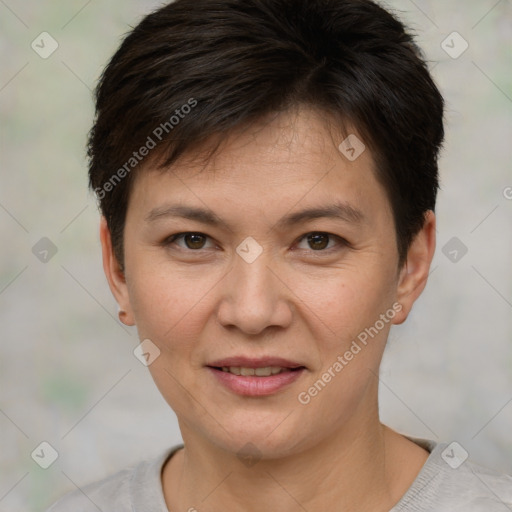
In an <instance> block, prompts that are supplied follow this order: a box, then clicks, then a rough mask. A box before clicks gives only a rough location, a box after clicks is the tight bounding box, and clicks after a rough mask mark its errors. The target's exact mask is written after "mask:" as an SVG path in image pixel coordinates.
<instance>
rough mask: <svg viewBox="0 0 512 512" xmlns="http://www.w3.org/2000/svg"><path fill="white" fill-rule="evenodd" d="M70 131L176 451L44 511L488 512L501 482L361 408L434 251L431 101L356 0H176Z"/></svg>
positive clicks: (114, 284)
mask: <svg viewBox="0 0 512 512" xmlns="http://www.w3.org/2000/svg"><path fill="white" fill-rule="evenodd" d="M96 109H97V117H96V120H95V124H94V127H93V129H92V131H91V134H90V139H89V156H90V168H89V177H90V185H91V188H92V189H93V190H94V191H95V192H96V195H97V197H98V199H99V202H100V208H101V213H102V219H101V227H100V233H101V243H102V249H103V262H104V269H105V274H106V277H107V279H108V282H109V285H110V288H111V290H112V293H113V294H114V296H115V298H116V300H117V301H118V303H119V306H120V319H121V320H122V321H123V322H124V323H125V324H126V325H136V326H137V330H138V333H139V337H140V340H141V344H140V347H139V350H138V353H139V356H140V358H141V360H143V361H144V362H145V364H147V365H148V367H149V369H150V371H151V374H152V376H153V378H154V380H155V383H156V385H157V386H158V388H159V390H160V391H161V393H162V395H163V397H164V398H165V399H166V401H167V402H168V403H169V405H170V407H172V409H173V410H174V411H175V413H176V415H177V418H178V422H179V426H180V430H181V434H182V437H183V441H184V444H183V445H179V446H175V447H173V448H172V449H170V450H168V451H167V452H166V453H164V454H162V456H161V457H159V458H158V459H157V460H153V461H147V462H142V463H140V464H139V465H138V466H136V467H135V468H129V469H126V470H124V471H122V472H120V473H117V474H116V475H113V476H112V477H110V478H108V479H105V480H102V481H100V482H96V483H93V484H90V485H89V486H87V487H85V488H83V489H82V490H80V491H76V492H75V493H73V494H70V495H68V496H66V497H64V498H63V499H62V500H61V501H59V502H58V503H57V504H55V505H54V506H53V507H52V508H51V509H50V510H51V511H53V512H55V511H61V510H62V511H64V510H65V511H69V510H81V511H82V510H84V511H85V510H87V511H88V510H98V509H99V510H104V511H105V512H106V511H107V510H108V511H110V510H115V511H116V512H117V511H120V512H121V511H125V510H126V511H132V510H137V511H145V512H150V511H154V512H156V511H158V512H164V511H167V510H169V511H178V510H188V511H194V510H197V511H199V512H201V511H220V510H223V511H231V510H247V511H252V510H254V511H261V510H286V511H296V510H297V511H299V510H302V511H303V510H307V511H308V512H314V511H319V510H322V511H325V510H329V511H330V510H332V511H334V510H336V511H338V510H357V511H372V512H385V511H386V512H388V511H393V512H397V511H401V512H402V511H403V512H405V511H417V510H429V511H432V510H435V511H441V510H443V511H444V510H450V511H452V510H464V511H486V512H489V511H496V512H497V511H501V510H506V508H507V507H510V505H512V478H511V477H509V476H505V475H499V474H497V473H495V472H492V471H490V470H487V469H484V468H482V467H480V466H478V465H476V464H474V463H473V462H470V461H468V460H466V459H467V453H466V452H465V450H464V448H463V447H462V446H460V445H459V444H457V443H452V444H450V445H448V444H447V443H439V444H438V443H436V442H434V441H432V440H428V439H415V438H412V437H408V436H404V435H401V434H399V433H397V432H395V431H394V430H392V429H390V428H389V427H387V426H385V425H383V424H382V423H381V422H380V420H379V411H378V382H379V379H378V373H379V365H380V362H381V358H382V354H383V351H384V348H385V344H386V340H387V337H388V334H389V330H390V328H391V325H393V324H400V323H402V322H404V321H405V320H406V318H407V316H408V314H409V312H410V311H411V308H412V306H413V304H414V302H415V300H416V299H417V298H418V296H419V295H420V294H421V292H422V290H423V289H424V287H425V284H426V281H427V277H428V274H429V268H430V263H431V261H432V257H433V254H434V249H435V215H434V208H435V201H436V193H437V189H438V175H437V170H438V169H437V158H438V152H439V149H440V147H441V144H442V141H443V136H444V133H443V99H442V96H441V94H440V93H439V91H438V89H437V87H436V85H435V84H434V82H433V80H432V78H431V77H430V75H429V73H428V70H427V67H426V65H425V63H424V61H423V59H422V56H421V53H420V50H419V49H418V48H417V46H416V45H415V43H414V41H413V39H412V37H411V36H410V35H409V34H408V33H407V32H406V31H405V29H404V27H403V25H402V24H401V23H400V22H399V21H398V20H397V19H396V18H395V17H394V16H393V15H391V14H390V13H389V12H387V11H386V10H384V9H383V8H382V7H380V6H378V5H377V4H375V3H374V2H371V1H368V0H295V1H292V0H223V1H221V0H177V1H176V2H174V3H172V4H169V5H166V6H164V7H162V8H161V9H159V10H158V11H156V12H154V13H152V14H150V15H149V16H147V17H146V18H144V19H143V20H142V22H141V23H140V24H139V25H138V26H137V27H135V29H133V31H132V32H131V33H130V34H129V35H128V36H127V37H126V38H125V40H124V41H123V43H122V45H121V47H120V48H119V50H118V51H117V52H116V54H115V55H114V56H113V58H112V60H111V61H110V63H109V65H108V66H107V68H106V70H105V72H104V74H103V76H102V79H101V81H100V84H99V86H98V90H97V103H96Z"/></svg>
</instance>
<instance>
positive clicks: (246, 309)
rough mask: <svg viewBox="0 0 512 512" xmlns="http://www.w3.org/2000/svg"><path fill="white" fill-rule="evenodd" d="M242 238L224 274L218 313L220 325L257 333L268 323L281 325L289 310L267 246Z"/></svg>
mask: <svg viewBox="0 0 512 512" xmlns="http://www.w3.org/2000/svg"><path fill="white" fill-rule="evenodd" d="M244 242H245V241H244ZM244 242H242V243H241V244H240V245H239V247H238V248H237V254H236V256H235V261H234V262H233V267H232V269H231V271H230V272H229V273H228V274H227V276H226V278H227V279H228V280H229V284H228V285H227V293H225V294H224V295H223V296H222V303H221V305H220V308H219V313H218V314H219V321H220V322H221V323H222V324H223V325H225V326H227V325H236V326H237V327H238V328H239V329H241V330H243V331H246V332H247V333H251V334H257V333H259V332H261V331H262V330H264V329H265V328H266V327H267V326H269V325H284V324H285V323H286V322H287V321H289V317H290V312H289V308H288V307H287V306H286V299H285V298H284V297H283V295H282V294H283V291H284V289H285V287H283V285H282V283H280V280H279V279H278V278H277V277H276V275H275V271H274V270H273V269H272V268H271V263H272V262H271V254H270V250H269V249H266V250H264V249H263V247H262V246H260V245H259V244H258V246H259V247H258V246H256V243H255V241H254V240H248V241H246V242H245V243H244ZM283 299H284V300H283Z"/></svg>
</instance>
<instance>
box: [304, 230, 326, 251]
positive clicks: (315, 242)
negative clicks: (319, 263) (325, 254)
mask: <svg viewBox="0 0 512 512" xmlns="http://www.w3.org/2000/svg"><path fill="white" fill-rule="evenodd" d="M307 239H308V244H309V245H310V247H311V248H312V249H313V250H314V251H319V250H322V249H325V248H326V247H327V245H328V244H329V235H328V234H326V233H312V234H309V235H308V237H307Z"/></svg>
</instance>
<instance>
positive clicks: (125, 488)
mask: <svg viewBox="0 0 512 512" xmlns="http://www.w3.org/2000/svg"><path fill="white" fill-rule="evenodd" d="M134 470H135V468H134V467H130V468H126V469H123V470H122V471H119V472H117V473H115V474H113V475H111V476H109V477H106V478H103V479H101V480H98V481H96V482H94V483H91V484H88V485H85V486H83V487H79V488H78V487H77V489H75V490H74V491H72V492H69V493H68V494H66V495H65V496H63V497H62V498H61V499H59V500H58V501H57V502H56V503H54V504H53V505H52V506H51V507H50V508H49V509H48V510H47V512H65V511H70V510H80V511H81V512H89V511H91V512H93V511H94V512H97V511H98V509H99V510H103V509H105V510H108V508H107V507H111V508H112V507H114V509H115V510H116V511H117V510H119V512H122V511H125V510H126V511H131V506H130V489H129V488H130V481H131V479H132V478H133V474H134Z"/></svg>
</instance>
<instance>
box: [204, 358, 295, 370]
mask: <svg viewBox="0 0 512 512" xmlns="http://www.w3.org/2000/svg"><path fill="white" fill-rule="evenodd" d="M206 366H212V367H216V368H222V367H223V366H227V367H229V366H234V367H242V368H266V367H268V366H278V367H280V368H302V367H304V365H302V364H300V363H297V362H295V361H291V360H289V359H283V358H282V357H245V356H233V357H226V358H225V359H217V360H216V361H213V362H211V363H208V364H207V365H206Z"/></svg>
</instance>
